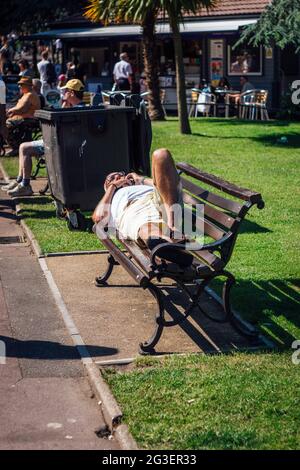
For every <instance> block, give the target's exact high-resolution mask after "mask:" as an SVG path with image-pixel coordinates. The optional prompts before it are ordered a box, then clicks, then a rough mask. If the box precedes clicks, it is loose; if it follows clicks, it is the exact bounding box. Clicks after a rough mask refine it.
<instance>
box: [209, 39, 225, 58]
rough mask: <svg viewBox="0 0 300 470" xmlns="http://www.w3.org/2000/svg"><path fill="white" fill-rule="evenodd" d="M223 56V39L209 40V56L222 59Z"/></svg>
mask: <svg viewBox="0 0 300 470" xmlns="http://www.w3.org/2000/svg"><path fill="white" fill-rule="evenodd" d="M223 57H224V44H223V39H211V40H210V58H211V59H223Z"/></svg>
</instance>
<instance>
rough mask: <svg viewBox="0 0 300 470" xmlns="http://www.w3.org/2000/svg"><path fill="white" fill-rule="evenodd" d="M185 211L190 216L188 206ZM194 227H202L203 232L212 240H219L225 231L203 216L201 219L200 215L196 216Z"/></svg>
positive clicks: (190, 211) (190, 212)
mask: <svg viewBox="0 0 300 470" xmlns="http://www.w3.org/2000/svg"><path fill="white" fill-rule="evenodd" d="M185 211H186V213H187V214H188V215H189V216H190V217H192V210H191V209H190V208H189V207H186V208H185ZM196 227H197V228H199V229H202V228H204V234H205V235H208V236H209V237H211V238H213V239H214V240H220V239H221V238H222V237H223V236H224V235H225V233H226V232H225V231H224V230H221V229H220V228H219V227H217V226H216V225H214V224H213V223H212V222H210V221H209V220H207V219H206V218H205V217H204V219H203V218H202V217H199V216H196ZM187 235H188V234H187Z"/></svg>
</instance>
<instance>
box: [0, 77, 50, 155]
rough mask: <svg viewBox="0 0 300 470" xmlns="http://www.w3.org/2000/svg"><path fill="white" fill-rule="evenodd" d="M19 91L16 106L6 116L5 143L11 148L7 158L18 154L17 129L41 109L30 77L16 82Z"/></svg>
mask: <svg viewBox="0 0 300 470" xmlns="http://www.w3.org/2000/svg"><path fill="white" fill-rule="evenodd" d="M18 85H19V87H20V91H21V98H20V99H19V100H18V102H17V104H16V106H14V107H13V108H10V109H9V110H8V111H7V113H6V115H7V121H6V126H7V130H8V133H7V141H8V143H9V144H10V146H11V148H12V149H11V151H10V152H8V154H7V156H12V155H16V154H17V153H18V148H19V145H18V142H17V138H16V137H17V136H16V132H17V128H19V126H20V124H22V122H23V121H24V119H28V118H33V117H34V113H35V111H37V110H38V109H41V101H40V98H39V97H38V95H37V93H36V92H35V91H34V90H33V88H32V86H33V84H32V79H31V77H22V78H21V80H20V81H19V82H18Z"/></svg>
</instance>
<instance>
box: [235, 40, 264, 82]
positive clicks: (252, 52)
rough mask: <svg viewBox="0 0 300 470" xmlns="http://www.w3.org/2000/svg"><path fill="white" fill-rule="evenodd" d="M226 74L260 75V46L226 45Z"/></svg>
mask: <svg viewBox="0 0 300 470" xmlns="http://www.w3.org/2000/svg"><path fill="white" fill-rule="evenodd" d="M227 64H228V75H262V48H261V47H252V46H239V47H237V48H235V49H233V48H232V46H231V45H229V46H228V61H227Z"/></svg>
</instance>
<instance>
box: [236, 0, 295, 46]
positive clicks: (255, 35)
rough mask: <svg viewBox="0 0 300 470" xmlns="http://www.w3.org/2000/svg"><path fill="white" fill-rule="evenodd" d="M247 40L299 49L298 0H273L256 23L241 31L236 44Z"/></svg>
mask: <svg viewBox="0 0 300 470" xmlns="http://www.w3.org/2000/svg"><path fill="white" fill-rule="evenodd" d="M243 42H248V43H250V44H253V45H255V46H257V45H259V44H263V45H265V46H267V47H271V46H274V44H276V46H278V47H280V48H281V49H283V48H284V47H285V46H287V45H293V46H295V48H296V50H297V52H298V51H299V50H300V0H273V1H272V3H270V5H268V6H267V8H266V10H265V11H264V12H263V13H262V15H261V17H260V19H259V20H258V22H257V23H256V24H253V25H249V26H247V27H246V28H245V30H244V31H243V33H242V35H241V38H240V40H239V41H238V42H237V44H236V45H238V44H241V43H243Z"/></svg>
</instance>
